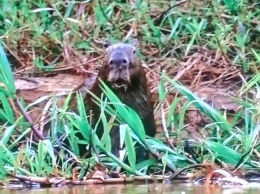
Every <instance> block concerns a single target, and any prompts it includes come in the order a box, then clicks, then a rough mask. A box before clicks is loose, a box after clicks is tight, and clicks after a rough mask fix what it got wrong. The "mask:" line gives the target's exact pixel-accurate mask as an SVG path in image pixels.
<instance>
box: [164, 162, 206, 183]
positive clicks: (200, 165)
mask: <svg viewBox="0 0 260 194" xmlns="http://www.w3.org/2000/svg"><path fill="white" fill-rule="evenodd" d="M191 168H206V165H205V164H193V165H190V166H187V167H184V168H182V169H180V170H179V171H177V172H175V173H174V174H173V175H171V176H170V178H169V179H170V180H171V181H172V180H173V179H174V178H176V177H177V176H178V175H179V174H180V173H182V172H184V171H186V170H189V169H191Z"/></svg>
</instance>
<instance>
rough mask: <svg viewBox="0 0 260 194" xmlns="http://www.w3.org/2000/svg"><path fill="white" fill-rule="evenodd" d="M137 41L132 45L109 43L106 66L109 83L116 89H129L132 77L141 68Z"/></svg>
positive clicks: (107, 45)
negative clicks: (137, 53)
mask: <svg viewBox="0 0 260 194" xmlns="http://www.w3.org/2000/svg"><path fill="white" fill-rule="evenodd" d="M136 44H137V42H136V40H133V41H132V43H130V44H126V43H115V44H110V43H108V42H107V44H106V45H105V47H106V59H105V60H106V64H105V65H107V66H108V68H107V69H108V71H109V72H108V76H107V81H108V82H109V83H110V84H111V86H112V87H113V88H114V89H120V88H124V89H127V88H128V86H129V84H131V76H132V75H133V73H134V72H136V70H137V69H139V68H140V66H141V65H140V62H139V59H138V57H137V55H136Z"/></svg>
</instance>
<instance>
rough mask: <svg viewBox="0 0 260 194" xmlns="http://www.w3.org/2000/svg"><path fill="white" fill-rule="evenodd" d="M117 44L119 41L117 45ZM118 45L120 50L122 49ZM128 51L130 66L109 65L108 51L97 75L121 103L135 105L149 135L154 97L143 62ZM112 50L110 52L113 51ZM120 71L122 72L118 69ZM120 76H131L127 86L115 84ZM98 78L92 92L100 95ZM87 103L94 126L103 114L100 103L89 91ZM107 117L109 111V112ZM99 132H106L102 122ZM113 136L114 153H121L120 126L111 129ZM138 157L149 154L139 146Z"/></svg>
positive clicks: (150, 134)
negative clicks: (148, 84)
mask: <svg viewBox="0 0 260 194" xmlns="http://www.w3.org/2000/svg"><path fill="white" fill-rule="evenodd" d="M115 46H116V45H115ZM119 46H120V49H122V52H125V51H124V49H126V48H125V47H126V46H127V45H126V46H125V45H124V44H122V45H119ZM120 49H119V50H120ZM125 53H126V54H127V55H128V59H129V65H128V67H127V68H125V69H123V70H122V71H120V70H119V69H117V68H115V69H113V68H112V71H111V67H109V60H110V57H111V55H109V54H107V55H106V57H105V60H104V63H103V65H102V67H101V69H100V70H99V73H98V78H100V79H101V80H102V81H103V82H104V83H105V84H106V85H107V86H108V87H109V88H110V89H111V90H112V91H113V92H114V93H115V94H116V95H117V97H118V98H119V99H120V100H121V102H122V103H124V104H126V105H127V106H129V107H131V108H132V109H134V110H135V111H136V112H137V114H138V115H139V116H140V118H141V120H142V122H143V125H144V129H145V132H146V135H148V136H151V137H154V136H155V132H156V126H155V120H154V115H153V103H152V100H151V94H150V90H149V88H148V86H147V80H146V76H145V72H144V70H143V68H142V66H141V63H140V61H139V59H138V58H137V56H136V54H135V53H132V52H125ZM110 54H111V53H110ZM117 70H118V71H120V73H119V72H117ZM118 74H119V76H121V77H124V78H125V79H128V82H129V83H128V85H127V87H124V88H114V87H113V83H112V82H111V80H113V78H117V77H118ZM98 78H97V79H96V81H95V83H94V86H93V88H92V89H91V92H93V93H94V94H95V95H97V96H98V97H101V94H102V89H101V88H100V81H99V79H98ZM86 103H87V107H88V109H89V110H92V113H93V117H92V121H93V122H92V126H95V124H96V122H97V120H98V119H99V116H100V107H99V106H98V105H96V104H95V103H94V102H93V101H92V99H91V95H88V97H87V99H86ZM107 117H108V115H107ZM97 133H98V135H99V136H101V135H102V134H103V125H102V123H100V125H99V126H98V129H97ZM111 138H112V152H113V154H115V155H117V156H118V155H119V142H120V137H119V129H118V127H117V126H114V127H113V128H112V130H111ZM136 151H137V156H138V158H137V161H141V160H143V159H145V158H147V153H146V152H145V151H144V150H143V149H142V148H138V149H137V150H136Z"/></svg>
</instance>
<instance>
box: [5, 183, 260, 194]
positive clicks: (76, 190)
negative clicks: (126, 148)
mask: <svg viewBox="0 0 260 194" xmlns="http://www.w3.org/2000/svg"><path fill="white" fill-rule="evenodd" d="M36 193H37V194H103V193H106V194H157V193H159V194H258V193H260V189H242V188H238V187H232V188H229V189H221V188H220V187H214V188H211V187H210V188H205V187H202V186H194V185H193V184H192V183H185V184H161V183H160V184H126V185H123V184H120V185H118V184H116V185H86V186H71V187H62V188H40V189H37V188H34V189H0V194H36Z"/></svg>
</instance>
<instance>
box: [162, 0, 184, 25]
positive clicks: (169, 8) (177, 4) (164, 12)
mask: <svg viewBox="0 0 260 194" xmlns="http://www.w3.org/2000/svg"><path fill="white" fill-rule="evenodd" d="M186 2H187V0H184V1H181V2H179V3H176V4H174V5H173V6H169V7H168V9H166V10H165V11H163V12H162V13H161V15H160V16H159V18H158V19H157V21H159V22H160V21H162V20H163V17H164V15H165V14H166V13H167V12H168V11H170V10H171V9H172V8H174V7H177V6H179V5H181V4H183V3H186Z"/></svg>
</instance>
